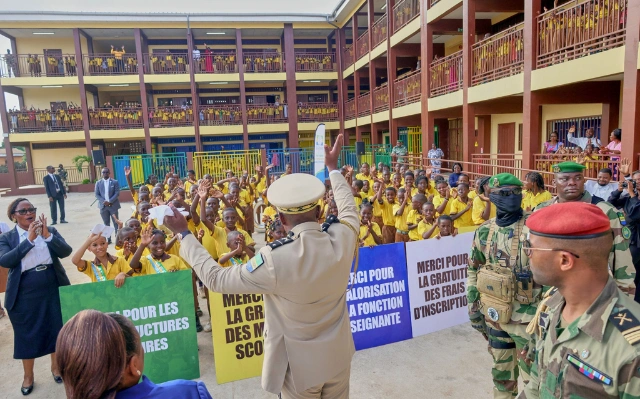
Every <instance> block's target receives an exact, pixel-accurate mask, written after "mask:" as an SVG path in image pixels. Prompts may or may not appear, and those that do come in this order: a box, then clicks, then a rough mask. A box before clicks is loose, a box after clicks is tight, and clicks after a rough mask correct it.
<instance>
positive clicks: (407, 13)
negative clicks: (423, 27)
mask: <svg viewBox="0 0 640 399" xmlns="http://www.w3.org/2000/svg"><path fill="white" fill-rule="evenodd" d="M419 15H420V0H402V1H400V2H399V3H398V4H396V5H395V6H394V7H393V33H397V32H398V31H399V30H400V29H402V28H404V27H405V26H406V25H408V24H409V22H411V21H413V20H414V19H415V18H416V17H418V16H419Z"/></svg>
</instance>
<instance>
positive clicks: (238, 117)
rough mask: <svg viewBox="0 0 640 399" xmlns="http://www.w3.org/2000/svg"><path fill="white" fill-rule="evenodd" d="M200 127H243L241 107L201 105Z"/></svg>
mask: <svg viewBox="0 0 640 399" xmlns="http://www.w3.org/2000/svg"><path fill="white" fill-rule="evenodd" d="M198 117H199V118H200V126H224V125H241V124H242V109H241V108H240V106H239V105H201V106H199V107H198Z"/></svg>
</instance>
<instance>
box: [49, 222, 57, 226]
mask: <svg viewBox="0 0 640 399" xmlns="http://www.w3.org/2000/svg"><path fill="white" fill-rule="evenodd" d="M56 224H58V223H56V222H53V223H51V224H50V225H49V226H55V225H56Z"/></svg>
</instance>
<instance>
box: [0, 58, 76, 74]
mask: <svg viewBox="0 0 640 399" xmlns="http://www.w3.org/2000/svg"><path fill="white" fill-rule="evenodd" d="M76 66H77V63H76V57H75V55H71V54H62V55H56V56H43V55H38V54H27V55H24V54H18V55H15V54H5V55H4V56H0V76H1V77H3V78H9V77H12V78H15V77H40V76H76Z"/></svg>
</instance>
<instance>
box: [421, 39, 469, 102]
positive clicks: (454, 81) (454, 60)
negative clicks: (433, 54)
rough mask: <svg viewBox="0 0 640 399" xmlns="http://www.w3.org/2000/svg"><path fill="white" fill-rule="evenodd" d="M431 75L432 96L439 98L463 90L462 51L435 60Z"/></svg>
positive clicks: (432, 64) (430, 69) (430, 70)
mask: <svg viewBox="0 0 640 399" xmlns="http://www.w3.org/2000/svg"><path fill="white" fill-rule="evenodd" d="M429 72H430V73H431V90H430V93H431V94H430V96H431V97H437V96H441V95H443V94H449V93H453V92H455V91H458V90H460V89H462V50H460V51H458V52H455V53H453V54H451V55H449V56H447V57H444V58H440V59H435V60H434V61H433V62H432V63H431V68H429Z"/></svg>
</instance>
